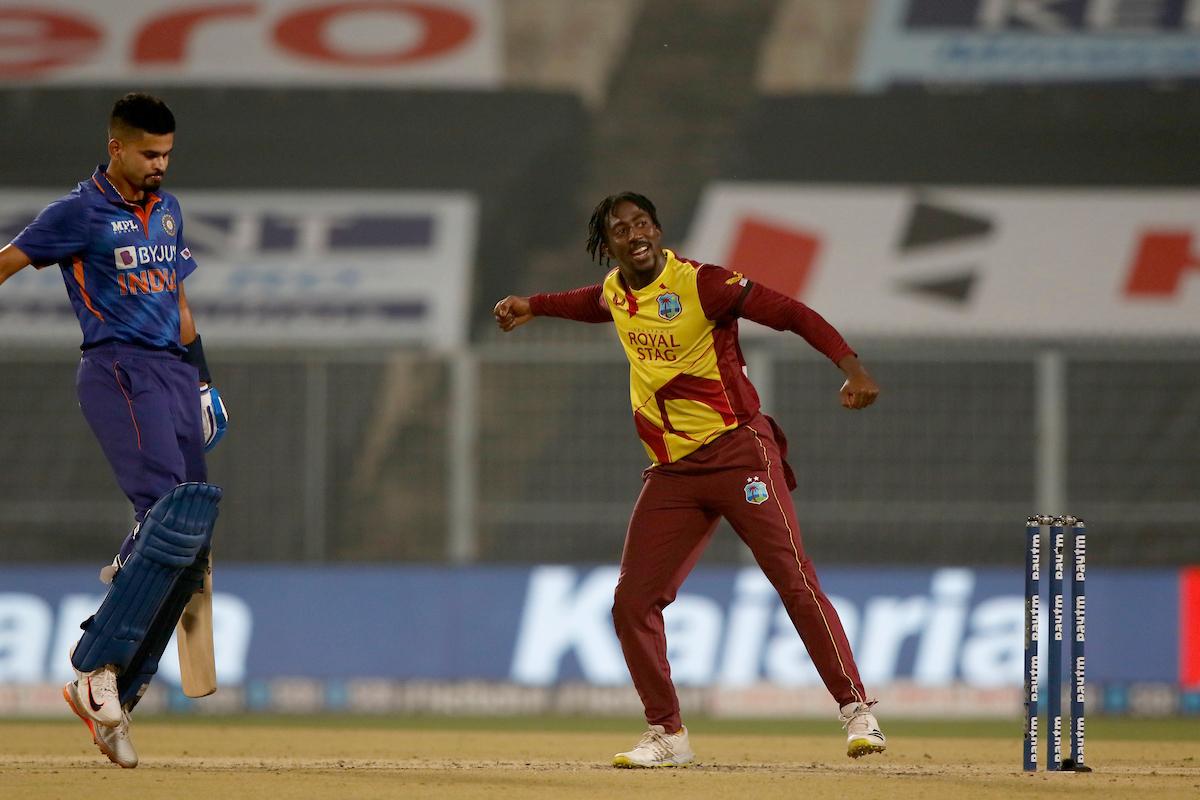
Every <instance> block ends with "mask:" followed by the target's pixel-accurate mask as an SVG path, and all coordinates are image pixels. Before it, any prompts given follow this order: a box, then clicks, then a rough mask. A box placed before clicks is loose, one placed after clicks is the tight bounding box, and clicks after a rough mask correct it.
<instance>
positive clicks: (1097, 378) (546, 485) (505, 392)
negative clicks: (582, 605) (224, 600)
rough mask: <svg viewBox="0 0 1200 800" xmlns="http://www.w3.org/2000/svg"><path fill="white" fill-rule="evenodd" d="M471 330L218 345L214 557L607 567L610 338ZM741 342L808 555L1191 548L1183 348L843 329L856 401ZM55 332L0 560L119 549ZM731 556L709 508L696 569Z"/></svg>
mask: <svg viewBox="0 0 1200 800" xmlns="http://www.w3.org/2000/svg"><path fill="white" fill-rule="evenodd" d="M539 334H540V335H537V336H531V337H523V338H518V337H513V338H505V339H502V340H499V341H495V342H488V343H484V344H481V345H479V346H477V347H475V348H473V349H470V350H463V351H459V352H452V353H445V354H434V353H424V352H420V353H419V352H410V351H352V352H333V351H329V352H325V351H316V352H314V351H305V352H296V351H283V350H270V351H254V350H227V349H221V348H212V349H214V350H215V351H216V352H215V353H213V354H212V356H211V360H212V361H213V362H214V366H215V367H216V370H215V371H216V374H217V378H218V385H219V386H220V387H221V389H222V392H223V394H224V395H225V396H226V398H227V399H228V403H229V406H230V411H231V417H232V423H231V425H232V427H231V431H230V434H229V435H228V436H227V437H226V439H225V440H224V441H223V442H222V444H221V446H220V448H218V449H217V450H216V451H215V452H214V453H213V454H212V457H211V459H210V462H209V466H210V472H211V476H212V480H214V482H217V483H219V484H221V485H223V486H224V487H225V488H226V499H225V500H224V502H223V504H222V518H221V522H220V524H219V526H218V534H217V536H218V538H217V544H216V550H217V557H218V558H219V559H222V560H227V561H280V562H298V561H305V562H322V561H354V562H378V561H419V562H447V561H448V562H467V561H481V562H521V563H530V562H614V561H616V560H617V559H618V558H619V556H620V551H621V544H622V540H623V537H624V531H625V523H626V521H627V518H628V515H629V512H630V510H631V508H632V507H633V503H634V500H635V499H636V496H637V492H638V490H639V487H640V473H641V470H642V469H643V468H644V467H645V466H646V457H645V454H644V453H643V451H642V448H641V446H640V444H639V443H638V441H637V439H636V436H635V434H634V431H633V425H632V422H631V420H630V418H629V407H628V389H627V366H626V365H625V363H624V361H623V358H622V355H621V353H620V351H619V350H618V349H617V348H616V347H615V346H614V345H613V343H612V342H611V341H610V340H609V339H608V338H607V337H601V336H599V335H597V336H595V337H590V336H585V337H583V339H582V340H580V341H576V340H574V339H573V340H571V341H570V342H564V341H562V340H558V339H556V338H555V336H554V334H553V333H552V332H550V333H543V332H539ZM746 344H747V358H748V361H749V362H750V370H751V376H752V378H753V379H754V381H755V384H756V385H757V386H758V388H759V390H760V394H762V395H763V399H764V405H765V408H766V409H767V410H768V412H769V413H771V414H772V415H774V416H775V417H776V418H777V420H778V421H779V422H780V424H781V425H782V427H783V429H784V430H785V431H786V432H787V434H788V437H789V440H790V447H791V453H790V461H791V463H792V465H793V467H794V468H795V470H796V473H797V475H798V477H799V480H800V487H799V488H798V490H797V492H796V501H797V508H798V512H799V515H800V522H801V529H802V532H803V536H804V541H805V544H806V547H807V548H808V550H809V553H810V554H811V555H812V556H813V558H814V559H815V560H816V561H817V562H818V564H823V563H845V564H859V563H870V564H897V563H922V564H929V563H954V564H959V563H961V564H987V563H1006V564H1016V563H1019V560H1020V553H1021V547H1020V535H1019V534H1020V531H1021V530H1022V523H1023V520H1024V518H1025V516H1026V515H1028V514H1030V513H1035V512H1037V513H1066V512H1070V513H1073V514H1076V515H1078V516H1081V517H1084V518H1085V519H1087V520H1088V523H1089V529H1090V530H1091V531H1092V532H1093V533H1094V536H1093V537H1092V543H1091V544H1092V546H1091V548H1090V549H1091V551H1092V553H1091V555H1092V557H1093V559H1094V560H1096V561H1099V562H1101V563H1106V562H1107V563H1119V564H1122V565H1130V564H1146V565H1150V564H1160V565H1162V564H1175V563H1185V562H1191V563H1200V536H1197V533H1198V532H1200V531H1198V528H1200V426H1198V425H1197V420H1200V349H1198V348H1197V347H1196V346H1195V343H1178V344H1176V345H1164V344H1155V345H1148V344H1147V345H1136V344H1130V343H1122V344H1120V345H1110V346H1100V345H1097V344H1088V345H1083V344H1070V343H1055V344H1048V345H1040V346H1032V345H1031V346H1016V347H1014V346H1007V345H1004V346H1002V345H999V344H997V343H989V342H978V343H967V344H962V345H956V346H949V345H947V344H942V343H925V344H907V345H904V346H900V345H896V344H889V343H883V342H879V343H869V342H868V343H859V346H860V348H861V350H862V352H863V353H864V354H866V355H865V356H864V360H865V361H866V362H867V364H868V366H869V367H870V369H871V371H872V373H873V374H874V375H875V376H876V378H877V379H878V381H879V383H880V384H881V386H882V387H883V394H882V396H881V398H880V402H879V403H878V404H877V405H876V406H875V407H874V408H872V409H870V410H869V411H866V412H861V413H851V412H847V411H845V410H843V409H842V408H841V407H840V406H839V405H838V402H837V389H838V386H839V385H840V376H839V374H838V372H837V370H836V369H835V368H833V367H832V366H830V365H829V364H827V363H825V362H824V361H823V360H822V359H820V358H819V357H818V356H815V355H810V354H809V353H808V352H805V351H804V348H803V347H801V348H797V347H796V345H795V343H794V342H787V343H786V345H785V344H783V343H777V342H775V341H773V340H772V341H768V342H765V343H762V344H751V343H750V342H746ZM73 380H74V358H73V357H72V356H71V354H70V353H69V352H68V351H66V350H65V349H63V348H60V349H58V350H55V351H50V350H45V349H12V348H9V349H5V350H3V351H0V387H2V391H0V448H2V452H4V454H5V455H6V459H5V461H6V464H7V466H8V470H7V474H6V476H5V480H4V481H0V560H3V561H25V562H30V561H55V562H57V561H63V560H66V561H96V562H97V563H100V562H102V561H104V560H106V559H107V558H109V557H111V552H112V550H113V549H114V548H115V547H116V545H117V543H118V542H119V541H120V539H121V537H122V535H123V534H124V531H125V530H126V529H127V527H128V525H129V521H130V512H129V509H128V506H127V504H126V503H125V501H124V499H123V497H122V496H121V494H120V492H119V490H118V489H117V487H116V484H115V482H114V480H113V478H112V477H111V475H110V473H109V470H108V467H107V464H106V463H105V462H104V459H103V456H102V455H101V453H100V450H99V447H98V445H97V444H96V443H95V441H94V440H93V439H92V436H91V434H90V432H89V431H88V430H87V426H86V424H85V423H84V421H83V419H82V417H81V415H80V414H79V411H78V408H77V407H76V401H75V395H74V387H73V385H72V384H73ZM747 558H748V552H747V551H746V549H745V548H744V547H743V546H742V545H741V543H740V542H739V541H738V540H737V538H736V536H735V535H734V534H733V533H732V531H730V530H728V529H727V528H724V527H723V528H722V529H721V530H719V531H718V533H717V535H716V537H715V538H714V541H713V542H712V544H711V546H710V547H709V550H708V552H707V553H706V555H705V560H706V561H707V562H708V563H718V562H720V563H737V562H741V561H744V560H745V559H747Z"/></svg>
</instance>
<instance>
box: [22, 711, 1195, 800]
mask: <svg viewBox="0 0 1200 800" xmlns="http://www.w3.org/2000/svg"><path fill="white" fill-rule="evenodd" d="M883 722H884V727H885V730H886V731H887V733H888V736H889V742H888V744H889V746H888V751H887V752H886V753H883V754H881V755H878V756H870V757H866V758H863V759H859V760H858V761H853V760H851V759H848V758H846V756H845V751H844V739H843V738H842V734H841V730H840V728H839V727H838V723H837V722H836V721H833V720H830V721H828V722H822V721H814V720H800V721H783V720H729V719H720V720H717V719H703V718H693V719H691V720H690V727H691V731H692V745H693V748H694V749H695V750H696V751H697V755H698V757H699V759H700V764H699V765H698V766H693V767H689V768H687V769H678V770H655V771H630V770H617V769H612V768H611V767H609V766H608V758H609V757H610V756H611V754H612V753H614V752H616V751H617V750H623V749H625V748H627V747H629V746H630V745H632V744H633V742H634V740H635V739H636V737H637V734H638V733H639V727H640V726H639V724H638V721H637V720H624V719H612V718H583V717H580V718H569V717H553V718H529V717H515V718H509V717H486V718H478V717H475V718H463V717H431V716H423V717H376V716H320V717H293V716H257V715H255V716H249V715H248V716H228V717H219V716H204V715H195V716H187V717H178V716H174V717H157V718H152V717H147V718H145V719H138V720H137V721H136V722H135V724H134V728H133V740H134V742H135V743H136V744H137V746H138V751H139V753H140V756H141V759H142V763H141V764H140V766H139V767H138V768H137V769H136V770H121V769H118V768H116V767H114V766H113V765H111V764H109V763H108V762H107V760H105V759H104V757H103V756H102V755H101V754H100V753H99V752H97V751H96V749H95V748H94V746H93V745H92V744H91V741H90V737H89V736H88V734H87V731H86V729H85V728H84V727H83V725H81V724H80V723H79V722H78V721H77V720H75V719H73V718H70V719H62V720H24V721H19V720H6V721H0V787H2V789H3V791H2V792H0V794H2V795H3V796H4V797H13V798H22V799H23V798H49V797H72V798H74V797H87V798H88V800H104V799H105V798H110V797H111V798H121V800H129V798H134V797H136V798H158V797H162V798H171V799H172V800H178V798H181V797H208V796H215V797H218V798H219V800H230V799H231V798H240V797H255V798H260V797H265V798H268V800H288V799H289V798H384V797H404V798H409V797H444V798H453V799H454V800H459V799H460V798H487V800H496V798H497V797H530V798H547V799H549V798H555V800H562V799H563V798H581V799H582V798H610V797H621V796H629V795H631V794H632V793H634V792H651V793H663V792H669V793H671V794H672V795H676V796H679V797H681V798H687V800H708V799H709V798H737V800H750V798H758V797H783V796H802V797H804V798H805V799H806V800H819V798H826V797H828V798H837V799H838V800H845V798H846V797H852V796H855V795H856V794H857V795H859V796H863V797H881V798H882V797H886V798H914V800H918V799H919V800H943V799H944V800H950V799H951V798H953V800H961V799H962V798H976V797H980V798H997V799H999V798H1006V799H1007V798H1014V797H1015V798H1024V797H1065V798H1083V797H1098V796H1104V797H1105V798H1110V797H1111V798H1130V799H1131V800H1133V799H1135V798H1136V800H1145V798H1147V797H1162V798H1174V797H1200V724H1198V722H1197V720H1195V719H1190V720H1187V719H1153V720H1138V719H1102V718H1097V719H1094V720H1089V721H1088V761H1089V763H1090V764H1091V765H1092V766H1093V767H1094V768H1095V770H1096V771H1095V772H1094V773H1091V774H1069V773H1062V774H1047V773H1045V772H1039V773H1036V774H1025V773H1023V772H1022V771H1021V769H1020V723H1019V721H1016V720H1014V721H1010V722H1005V721H1000V722H997V721H995V720H985V721H969V720H954V721H950V722H931V721H928V720H920V721H905V720H888V719H885V720H883Z"/></svg>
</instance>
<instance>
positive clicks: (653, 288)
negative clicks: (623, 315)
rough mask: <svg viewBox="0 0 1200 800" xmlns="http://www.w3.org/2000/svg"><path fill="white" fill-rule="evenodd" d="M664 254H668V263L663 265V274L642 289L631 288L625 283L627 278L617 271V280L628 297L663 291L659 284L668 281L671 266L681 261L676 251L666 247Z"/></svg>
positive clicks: (659, 274)
mask: <svg viewBox="0 0 1200 800" xmlns="http://www.w3.org/2000/svg"><path fill="white" fill-rule="evenodd" d="M663 252H664V253H665V254H666V256H667V260H666V263H664V264H663V270H662V272H660V273H658V278H657V279H655V280H653V281H651V282H650V283H647V284H646V285H645V286H643V287H642V288H640V289H632V288H630V286H629V284H628V283H626V282H625V276H624V275H622V274H621V272H620V270H618V271H617V279H618V280H619V281H620V282H621V288H622V289H624V290H625V295H626V296H630V295H633V296H638V295H646V294H658V293H659V292H661V291H662V287H660V286H659V284H660V283H662V282H663V281H664V280H666V277H667V273H668V272H670V271H671V264H672V263H673V262H676V261H678V260H679V259H678V258H677V257H676V255H675V251H673V250H670V249H669V248H666V247H664V248H663Z"/></svg>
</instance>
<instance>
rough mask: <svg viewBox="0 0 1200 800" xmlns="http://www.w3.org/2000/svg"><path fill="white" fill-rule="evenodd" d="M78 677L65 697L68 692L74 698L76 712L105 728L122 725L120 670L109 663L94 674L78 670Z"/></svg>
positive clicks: (68, 687)
mask: <svg viewBox="0 0 1200 800" xmlns="http://www.w3.org/2000/svg"><path fill="white" fill-rule="evenodd" d="M72 652H74V648H72ZM75 675H76V678H75V680H73V681H71V682H70V683H68V684H67V685H66V687H64V688H63V696H64V697H66V696H67V693H68V691H67V690H68V689H70V694H71V695H72V696H73V697H74V703H72V704H71V707H72V708H74V709H75V713H76V714H79V716H81V717H84V718H86V719H90V720H91V721H92V722H95V723H96V724H97V725H100V726H103V727H105V728H113V727H116V726H117V725H120V724H121V695H120V693H119V692H118V691H117V668H116V667H115V666H113V665H112V664H107V665H105V666H103V667H101V668H100V669H98V670H95V671H93V672H80V671H79V670H75ZM67 702H68V703H70V702H71V701H70V700H68V701H67Z"/></svg>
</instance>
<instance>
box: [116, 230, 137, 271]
mask: <svg viewBox="0 0 1200 800" xmlns="http://www.w3.org/2000/svg"><path fill="white" fill-rule="evenodd" d="M116 226H117V223H116V222H114V223H113V227H114V228H115V227H116ZM113 259H114V260H115V261H116V263H117V269H133V268H135V267H136V266H137V265H138V257H137V247H136V246H130V247H118V248H117V249H116V250H113Z"/></svg>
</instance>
